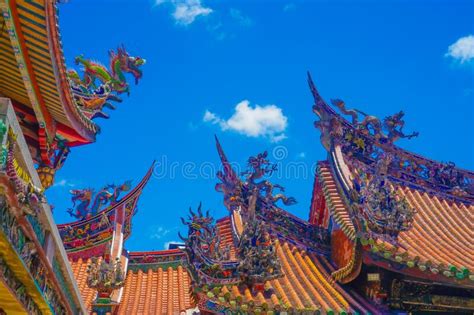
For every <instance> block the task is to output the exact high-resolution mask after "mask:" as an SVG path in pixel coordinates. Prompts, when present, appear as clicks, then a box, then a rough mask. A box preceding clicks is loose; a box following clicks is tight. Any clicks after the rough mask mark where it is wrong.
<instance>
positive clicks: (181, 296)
mask: <svg viewBox="0 0 474 315" xmlns="http://www.w3.org/2000/svg"><path fill="white" fill-rule="evenodd" d="M128 259H129V260H128V271H127V274H126V275H127V276H126V280H125V285H124V288H123V291H122V295H121V297H120V302H119V306H118V309H117V314H178V313H179V312H180V311H185V310H187V309H192V308H194V307H195V303H194V300H193V297H192V295H191V279H190V277H189V274H188V272H187V269H186V268H185V267H184V262H185V261H184V253H183V252H182V251H181V250H179V249H176V250H163V251H152V252H130V253H129V254H128ZM90 264H91V259H90V258H89V259H84V260H83V259H82V258H79V259H78V260H76V261H71V265H72V269H73V272H74V277H75V278H76V280H77V283H78V286H79V289H80V291H81V294H82V297H83V299H84V303H85V305H86V308H87V309H89V310H90V309H91V305H92V302H93V300H94V299H95V297H96V291H95V290H94V289H91V288H89V287H88V286H87V266H88V265H90Z"/></svg>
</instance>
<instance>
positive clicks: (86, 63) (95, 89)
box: [68, 46, 145, 119]
mask: <svg viewBox="0 0 474 315" xmlns="http://www.w3.org/2000/svg"><path fill="white" fill-rule="evenodd" d="M109 56H110V69H107V68H106V67H105V66H104V65H101V64H100V63H98V62H95V61H92V60H89V59H85V58H84V57H83V56H78V57H76V59H75V61H76V64H80V65H82V66H83V67H84V69H83V71H84V74H83V78H81V77H80V75H79V74H78V73H77V71H76V70H74V69H71V70H68V78H69V81H70V83H71V88H72V90H73V93H74V96H75V98H76V101H77V103H78V104H79V106H80V107H81V109H82V111H83V112H84V113H85V114H86V115H87V116H88V117H89V118H90V119H93V118H96V117H102V118H108V115H107V114H105V113H104V112H103V111H102V109H103V107H108V108H110V109H115V107H114V106H113V105H112V104H111V103H110V102H109V101H116V102H121V99H120V98H119V97H118V96H117V95H118V94H121V93H125V92H126V93H128V94H129V93H130V89H129V85H128V83H127V80H126V78H125V73H131V74H132V75H133V76H134V78H135V84H138V80H139V79H140V78H141V77H142V71H141V70H140V67H141V66H142V65H144V64H145V59H142V58H140V57H131V56H130V55H129V54H128V53H127V51H126V50H125V48H124V47H123V46H122V47H119V48H118V49H117V53H115V52H114V51H110V52H109ZM97 80H98V81H99V82H100V83H99V84H97V82H96V81H97Z"/></svg>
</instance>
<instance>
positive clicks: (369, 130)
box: [331, 99, 418, 143]
mask: <svg viewBox="0 0 474 315" xmlns="http://www.w3.org/2000/svg"><path fill="white" fill-rule="evenodd" d="M331 103H332V104H333V105H334V106H335V107H337V108H338V109H339V110H340V111H341V113H342V114H344V115H348V116H351V118H352V121H351V122H352V125H353V126H354V127H356V128H357V129H358V130H361V131H363V132H364V133H366V134H371V135H373V136H374V137H375V138H376V139H378V140H379V141H380V140H382V141H388V142H389V143H393V142H395V141H396V140H398V139H400V138H407V139H411V138H413V137H417V136H418V132H413V133H411V134H405V133H404V132H403V127H404V126H405V121H404V120H403V116H404V115H405V113H404V112H403V111H400V112H398V113H396V114H394V115H392V116H387V117H385V118H384V119H383V121H380V119H379V118H377V117H376V116H372V115H367V114H366V113H364V112H362V111H360V110H358V109H347V108H346V103H345V102H344V101H342V100H340V99H332V100H331ZM359 114H361V115H363V116H364V119H363V120H362V121H361V122H359ZM383 131H386V134H385V133H384V132H383Z"/></svg>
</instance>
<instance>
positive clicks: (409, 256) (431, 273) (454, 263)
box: [319, 163, 474, 286]
mask: <svg viewBox="0 0 474 315" xmlns="http://www.w3.org/2000/svg"><path fill="white" fill-rule="evenodd" d="M325 165H326V166H325ZM355 171H356V170H352V172H355ZM319 173H320V176H323V181H324V184H325V185H328V187H325V188H323V190H324V191H325V197H326V201H327V203H328V204H329V205H331V204H332V205H333V207H331V206H329V208H330V212H331V214H332V215H333V217H334V219H335V220H336V222H338V223H339V224H340V225H341V226H342V227H344V226H352V227H353V225H352V223H351V224H349V221H348V220H349V219H350V220H356V219H355V218H353V217H351V216H350V215H349V212H348V210H347V206H346V205H340V202H339V201H342V200H345V198H344V197H343V196H341V195H340V192H339V191H338V190H337V189H335V187H334V183H336V179H335V178H334V175H333V174H332V171H331V169H330V167H329V164H324V163H320V164H319ZM392 188H393V189H395V190H396V192H397V194H398V195H399V196H400V198H406V200H407V202H408V203H409V205H410V206H411V207H412V208H413V209H414V210H415V216H414V220H413V227H412V228H411V229H409V230H408V231H404V232H401V233H400V234H399V235H398V238H397V242H398V245H397V246H394V245H392V244H390V243H389V242H386V241H383V240H381V239H365V238H364V237H363V236H362V237H361V241H362V244H363V245H364V246H365V248H366V249H368V250H371V252H372V254H376V255H380V256H382V257H383V258H384V259H383V260H382V261H386V262H388V261H394V262H397V263H400V264H402V265H405V266H407V267H409V268H408V269H404V271H403V272H407V273H410V274H412V275H415V274H416V273H418V274H419V272H420V271H421V272H424V275H425V276H426V277H428V278H432V277H438V278H439V276H442V277H443V278H442V279H444V280H446V281H449V282H455V283H457V284H460V285H463V284H464V285H468V286H473V285H474V205H472V204H468V203H462V202H460V201H459V202H454V201H448V200H445V199H443V197H441V196H436V195H434V194H429V193H427V192H424V191H421V190H418V189H415V188H410V187H406V186H402V185H393V186H392ZM335 193H336V194H337V195H339V197H338V196H335V195H334V194H335ZM335 200H336V203H334V201H335ZM344 231H345V232H346V233H348V231H349V233H348V237H352V236H353V235H354V234H353V233H352V231H353V230H352V228H349V229H347V228H346V229H344ZM372 262H374V261H372ZM375 262H377V261H375ZM438 280H439V279H438Z"/></svg>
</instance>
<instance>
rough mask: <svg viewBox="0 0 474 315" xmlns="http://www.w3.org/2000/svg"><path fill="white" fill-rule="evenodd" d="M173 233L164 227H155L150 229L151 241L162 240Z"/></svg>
mask: <svg viewBox="0 0 474 315" xmlns="http://www.w3.org/2000/svg"><path fill="white" fill-rule="evenodd" d="M170 232H171V230H169V229H165V228H164V227H162V226H153V227H151V228H150V238H151V239H156V240H159V239H162V238H163V237H165V236H166V235H168V234H169V233H170Z"/></svg>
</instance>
